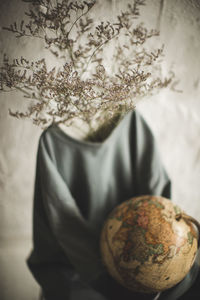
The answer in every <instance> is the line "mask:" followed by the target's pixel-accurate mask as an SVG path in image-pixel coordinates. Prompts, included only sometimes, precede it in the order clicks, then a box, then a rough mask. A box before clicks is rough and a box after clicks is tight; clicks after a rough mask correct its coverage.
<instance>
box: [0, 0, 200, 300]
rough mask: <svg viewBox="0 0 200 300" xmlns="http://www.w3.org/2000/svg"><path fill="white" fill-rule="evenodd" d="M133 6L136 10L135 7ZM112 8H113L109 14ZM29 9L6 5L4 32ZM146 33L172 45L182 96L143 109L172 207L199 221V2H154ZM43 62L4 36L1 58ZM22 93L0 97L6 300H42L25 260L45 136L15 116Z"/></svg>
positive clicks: (30, 46)
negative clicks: (167, 177) (168, 180)
mask: <svg viewBox="0 0 200 300" xmlns="http://www.w3.org/2000/svg"><path fill="white" fill-rule="evenodd" d="M131 1H132V0H130V1H129V2H130V3H131ZM125 2H126V1H120V0H115V1H114V0H113V1H111V0H110V1H108V0H107V1H106V0H101V12H103V13H104V12H105V11H110V12H112V9H113V11H117V10H118V9H120V7H121V6H122V3H123V5H125ZM105 6H111V8H112V9H110V10H107V9H105ZM27 7H28V4H26V3H22V2H21V1H19V0H6V1H4V0H0V22H1V24H0V25H1V26H5V25H8V24H10V23H12V21H14V20H16V19H18V18H20V17H21V16H22V15H23V12H24V9H26V8H27ZM142 15H143V20H144V21H145V22H146V24H147V26H150V27H152V28H157V29H159V30H160V38H159V39H158V40H157V42H158V43H159V44H162V43H164V44H165V60H164V63H163V69H164V70H165V68H168V66H173V69H174V70H175V72H176V76H177V78H178V79H179V80H180V82H179V83H178V84H177V85H176V86H175V87H174V88H175V89H176V90H182V92H178V91H177V92H175V91H172V90H170V91H169V90H163V91H162V92H161V93H160V94H159V95H158V96H156V97H153V98H149V99H147V100H145V101H142V102H140V103H138V106H137V107H138V109H139V110H140V111H141V112H142V114H143V115H144V117H145V118H146V120H147V121H148V123H149V125H150V127H151V128H152V130H153V132H154V135H155V136H156V138H157V141H158V145H159V148H160V152H161V155H162V158H163V161H164V164H165V166H166V169H167V171H168V173H169V175H170V177H171V179H172V183H173V200H174V201H175V202H177V203H178V204H179V205H181V207H182V208H184V209H185V210H186V211H187V212H188V213H189V214H191V215H193V216H194V217H196V218H197V219H198V220H200V204H199V202H200V117H199V116H200V72H199V70H200V51H199V49H200V1H199V0H175V1H174V0H165V1H164V0H147V5H146V6H145V7H143V9H142ZM5 52H6V53H7V54H8V55H10V56H13V57H20V56H21V55H24V56H25V57H27V58H32V56H34V57H36V56H37V57H43V55H45V54H44V53H43V51H42V46H41V44H40V43H39V42H34V43H33V42H28V41H27V40H16V39H15V38H14V37H13V36H12V34H9V33H8V32H4V31H2V30H1V31H0V58H2V54H3V53H5ZM24 104H25V101H24V99H22V97H21V95H19V94H16V93H12V94H11V93H4V94H0V195H1V197H0V299H1V300H11V299H15V300H36V299H38V291H39V287H38V285H37V284H36V283H35V281H34V279H33V278H32V276H31V274H30V273H29V271H28V269H27V267H26V264H25V259H26V257H27V256H28V254H29V251H30V249H31V222H32V197H33V184H34V172H35V160H36V151H37V143H38V138H39V136H40V134H41V130H40V129H39V128H37V127H35V126H34V125H32V124H31V122H28V121H19V120H16V119H13V118H12V117H10V116H9V115H8V108H12V109H13V110H14V109H15V108H16V109H17V108H19V109H23V107H24Z"/></svg>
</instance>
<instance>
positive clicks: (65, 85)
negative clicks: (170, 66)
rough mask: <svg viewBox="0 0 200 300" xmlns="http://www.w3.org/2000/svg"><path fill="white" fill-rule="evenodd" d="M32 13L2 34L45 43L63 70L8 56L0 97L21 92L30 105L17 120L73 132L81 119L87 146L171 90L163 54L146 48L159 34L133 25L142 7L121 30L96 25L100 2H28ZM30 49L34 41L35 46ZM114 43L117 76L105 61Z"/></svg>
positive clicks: (134, 8)
mask: <svg viewBox="0 0 200 300" xmlns="http://www.w3.org/2000/svg"><path fill="white" fill-rule="evenodd" d="M22 1H23V2H28V3H30V4H31V5H32V7H33V9H31V10H29V11H28V12H27V13H26V17H28V21H27V22H25V21H24V20H22V21H21V22H20V23H18V24H17V22H14V23H13V24H11V25H10V26H9V27H4V29H5V30H7V31H10V32H12V33H14V34H15V35H16V38H24V37H27V38H39V39H42V40H43V42H44V47H45V48H46V49H48V50H49V51H50V52H51V54H52V55H53V56H54V57H56V60H57V61H61V62H64V63H62V66H60V64H59V67H58V65H56V66H55V67H53V68H51V69H48V67H47V63H46V60H45V59H41V60H37V61H28V60H27V59H25V58H24V57H21V58H19V59H16V58H15V59H12V60H11V59H9V58H8V57H7V56H6V55H4V59H3V63H2V65H1V66H0V89H1V91H7V90H9V91H11V90H19V91H20V92H21V93H22V94H23V95H24V97H26V98H28V99H32V101H31V102H30V106H29V107H28V110H27V111H26V112H25V113H24V112H19V111H16V112H12V111H9V113H10V115H12V116H14V117H17V118H30V119H32V120H33V122H34V124H37V125H41V126H43V127H47V126H49V125H50V124H51V123H57V124H59V123H64V124H66V125H67V126H68V125H70V124H72V123H73V121H74V120H76V119H77V118H78V119H81V120H83V121H84V122H85V123H86V124H88V126H89V128H90V131H89V137H88V138H89V139H90V140H98V141H100V140H101V139H104V138H105V137H106V136H107V135H108V134H109V132H110V130H111V129H112V128H113V127H114V126H116V124H117V122H118V121H119V120H120V119H121V118H122V117H123V116H124V115H125V114H126V113H127V112H129V111H130V110H132V109H134V107H135V104H136V102H137V101H138V99H140V98H143V97H145V96H147V95H150V94H152V93H154V92H157V91H158V90H160V89H161V88H163V87H166V86H168V85H169V84H170V83H171V81H172V78H173V74H170V75H169V76H168V78H166V77H165V78H163V79H161V73H160V69H159V64H160V62H159V59H160V58H161V57H162V55H163V47H161V48H159V49H154V50H153V51H152V50H151V51H150V50H147V49H146V48H145V43H146V42H147V40H149V39H150V38H152V37H155V36H157V35H158V34H159V33H158V31H156V30H148V29H147V28H145V27H144V25H143V24H138V25H136V24H135V20H136V19H137V18H138V16H139V8H140V6H142V5H144V4H145V1H144V0H135V1H134V3H133V4H129V5H128V6H127V10H126V11H124V12H121V13H120V14H119V15H117V16H116V21H115V22H109V21H107V22H104V21H101V22H100V23H99V24H97V25H96V24H95V22H94V20H93V19H92V18H91V17H90V12H91V11H92V9H94V6H95V2H96V1H95V0H87V1H82V0H79V1H72V0H22ZM31 41H32V40H31ZM111 41H113V42H114V45H115V46H114V53H113V56H112V63H113V67H112V68H111V69H112V72H109V70H110V69H109V68H108V66H107V65H106V63H105V61H104V55H105V51H106V49H107V48H106V47H107V45H108V44H110V43H111Z"/></svg>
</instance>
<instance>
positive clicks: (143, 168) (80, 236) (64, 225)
mask: <svg viewBox="0 0 200 300" xmlns="http://www.w3.org/2000/svg"><path fill="white" fill-rule="evenodd" d="M144 194H152V195H163V196H165V197H167V198H170V181H169V179H168V176H167V174H166V172H165V170H164V168H163V166H162V163H161V161H160V158H159V154H158V151H157V149H156V145H155V140H154V138H153V136H152V134H151V131H150V130H149V128H148V126H147V124H146V123H145V121H144V120H143V118H142V117H141V116H140V114H139V113H138V112H136V111H134V112H132V113H129V114H128V115H127V116H126V117H125V118H124V119H123V120H122V121H121V123H120V124H119V125H118V127H117V128H115V129H114V130H113V132H112V133H111V135H110V136H109V137H108V138H107V139H106V140H105V141H104V142H103V143H90V142H84V141H78V140H75V139H73V138H71V137H69V136H68V135H66V134H65V133H64V132H62V131H61V130H60V129H59V127H57V126H51V127H49V128H48V129H47V130H46V131H44V132H43V134H42V136H41V138H40V141H39V147H38V156H37V168H36V179H35V196H34V219H33V220H34V248H33V251H32V253H31V255H30V257H29V259H28V265H29V268H30V270H31V271H32V273H33V275H34V276H35V278H36V280H37V281H38V283H39V284H40V285H41V287H42V289H43V291H44V295H45V298H46V299H47V300H67V299H77V300H78V299H86V300H89V299H90V296H89V295H90V294H91V293H92V289H96V290H97V291H98V293H95V292H94V294H92V296H91V299H94V300H95V299H105V298H103V296H102V297H101V294H102V295H104V297H106V299H115V300H117V299H120V300H121V299H122V297H123V299H133V297H132V296H133V295H131V296H130V292H128V291H125V289H124V288H122V287H121V286H119V285H118V284H117V283H116V282H114V281H113V280H112V279H111V278H110V276H109V275H108V274H107V272H106V270H105V269H104V266H103V265H102V262H101V257H100V253H99V235H100V231H101V228H102V224H103V221H104V220H105V218H106V216H107V215H108V213H109V212H110V211H111V210H112V209H113V208H114V207H115V206H116V205H117V204H119V203H120V202H122V201H125V200H127V199H129V198H131V197H133V196H137V195H144ZM195 274H196V273H195ZM195 276H196V275H195ZM195 276H192V280H189V281H188V280H187V284H186V285H184V286H185V287H186V288H185V289H188V287H189V286H190V285H191V282H192V281H193V280H194V277H195ZM188 282H189V283H188ZM90 287H91V289H90ZM78 290H79V293H78V294H77V296H73V295H75V294H76V293H77V291H78ZM181 290H182V289H181ZM73 291H74V292H73ZM81 293H82V294H81ZM84 293H86V296H83V295H84ZM81 295H82V296H81ZM84 297H85V298H84ZM129 297H130V298H129ZM134 299H139V298H134ZM145 299H146V298H145ZM148 299H153V298H152V296H150V298H149V296H148ZM163 299H168V298H163ZM169 299H170V300H172V299H176V298H169Z"/></svg>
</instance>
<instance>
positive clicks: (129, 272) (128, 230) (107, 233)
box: [100, 195, 198, 293]
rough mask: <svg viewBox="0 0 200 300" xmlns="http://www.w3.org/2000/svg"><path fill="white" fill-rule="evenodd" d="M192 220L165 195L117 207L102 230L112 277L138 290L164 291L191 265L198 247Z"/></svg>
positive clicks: (146, 197) (141, 198)
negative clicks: (164, 196)
mask: <svg viewBox="0 0 200 300" xmlns="http://www.w3.org/2000/svg"><path fill="white" fill-rule="evenodd" d="M194 223H195V224H196V225H197V226H198V222H197V221H196V220H195V219H194V218H192V217H189V216H188V215H186V214H185V213H184V212H182V211H181V209H180V208H179V207H178V206H177V205H175V204H174V203H173V202H172V201H170V200H169V199H166V198H163V197H157V196H148V195H147V196H141V197H135V198H132V199H130V200H128V201H125V202H123V203H122V204H120V205H119V206H117V207H116V208H115V209H114V210H113V211H112V212H111V214H110V215H109V216H108V218H107V219H106V221H105V223H104V226H103V229H102V233H101V240H100V246H101V254H102V259H103V262H104V264H105V266H106V268H107V269H108V272H109V273H110V275H111V276H112V277H113V278H115V279H116V280H117V281H118V282H119V283H120V284H122V285H123V286H125V287H126V288H128V289H130V290H133V291H136V292H142V293H157V292H161V291H164V290H166V289H168V288H170V287H172V286H174V285H175V284H177V283H178V282H180V281H181V280H182V279H183V278H184V277H185V276H186V274H187V273H188V271H189V270H190V268H191V267H192V265H193V263H194V260H195V256H196V253H197V248H198V234H197V230H196V227H195V226H194Z"/></svg>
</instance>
